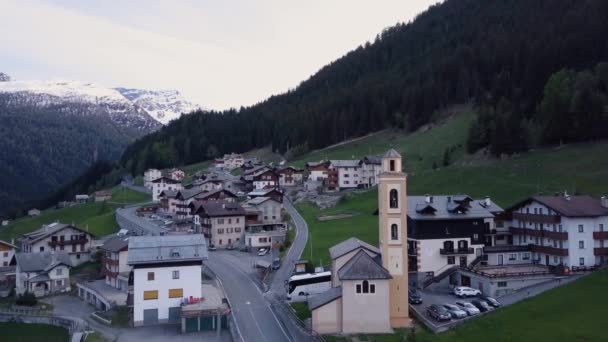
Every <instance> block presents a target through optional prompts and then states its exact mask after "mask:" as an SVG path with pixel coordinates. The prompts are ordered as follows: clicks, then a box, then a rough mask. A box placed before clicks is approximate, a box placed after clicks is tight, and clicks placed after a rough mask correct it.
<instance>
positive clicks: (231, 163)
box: [213, 153, 245, 170]
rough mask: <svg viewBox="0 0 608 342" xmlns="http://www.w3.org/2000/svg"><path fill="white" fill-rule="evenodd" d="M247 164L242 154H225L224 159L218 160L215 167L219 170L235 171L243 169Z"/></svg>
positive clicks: (215, 161) (214, 162) (214, 163)
mask: <svg viewBox="0 0 608 342" xmlns="http://www.w3.org/2000/svg"><path fill="white" fill-rule="evenodd" d="M244 163H245V158H244V157H243V155H242V154H237V153H231V154H224V156H223V157H222V158H216V159H215V160H214V161H213V165H214V166H215V167H216V168H218V169H227V170H233V169H236V168H239V167H241V166H242V165H243V164H244Z"/></svg>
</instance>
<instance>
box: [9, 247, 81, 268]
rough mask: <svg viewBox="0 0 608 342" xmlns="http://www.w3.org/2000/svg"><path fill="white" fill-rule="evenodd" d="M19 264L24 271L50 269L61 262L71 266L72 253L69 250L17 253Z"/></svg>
mask: <svg viewBox="0 0 608 342" xmlns="http://www.w3.org/2000/svg"><path fill="white" fill-rule="evenodd" d="M15 259H16V261H17V265H18V266H19V268H20V269H21V271H23V272H40V271H48V270H50V269H52V268H54V267H55V266H57V265H59V264H64V265H66V266H69V267H71V266H72V263H71V261H70V255H69V254H68V253H67V252H62V251H56V252H51V251H47V252H38V253H17V254H15Z"/></svg>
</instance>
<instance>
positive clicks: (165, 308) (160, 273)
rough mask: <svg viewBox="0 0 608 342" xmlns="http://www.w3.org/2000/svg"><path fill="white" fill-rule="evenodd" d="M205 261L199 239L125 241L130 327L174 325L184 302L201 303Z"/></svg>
mask: <svg viewBox="0 0 608 342" xmlns="http://www.w3.org/2000/svg"><path fill="white" fill-rule="evenodd" d="M206 259H207V245H206V243H205V239H204V238H203V236H202V235H198V234H197V235H179V236H136V237H131V238H130V239H129V258H128V264H129V265H130V266H132V267H133V324H134V325H135V326H136V327H137V326H143V325H155V324H159V323H177V322H179V321H181V318H182V310H181V308H182V304H183V303H184V300H185V299H189V298H194V299H199V300H200V299H202V298H201V297H202V290H201V288H202V284H201V272H202V266H203V260H206Z"/></svg>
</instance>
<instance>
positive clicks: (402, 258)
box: [308, 149, 411, 334]
mask: <svg viewBox="0 0 608 342" xmlns="http://www.w3.org/2000/svg"><path fill="white" fill-rule="evenodd" d="M406 186H407V183H406V176H405V173H403V171H402V163H401V155H400V154H399V153H398V152H397V151H395V150H394V149H391V150H389V151H388V152H386V153H385V154H384V156H383V157H382V171H381V173H380V175H379V185H378V208H379V210H378V217H379V222H378V234H379V246H378V247H375V246H372V245H370V244H368V243H365V242H363V241H361V240H358V239H356V238H350V239H348V240H346V241H343V242H341V243H339V244H337V245H335V246H333V247H331V248H330V249H329V253H330V256H331V268H332V284H331V285H332V287H331V289H329V290H328V291H326V292H324V293H322V294H319V295H317V296H314V297H311V298H309V300H308V307H309V308H310V310H311V312H312V328H313V330H315V331H316V332H318V333H320V334H336V333H345V334H351V333H390V332H392V331H393V329H394V328H404V327H409V326H410V325H411V321H410V318H409V311H408V308H409V307H408V264H407V262H408V259H407V258H408V254H407V194H406V190H407V188H406Z"/></svg>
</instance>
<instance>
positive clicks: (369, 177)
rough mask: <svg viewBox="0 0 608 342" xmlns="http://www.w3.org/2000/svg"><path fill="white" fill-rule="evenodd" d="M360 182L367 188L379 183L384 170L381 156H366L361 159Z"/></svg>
mask: <svg viewBox="0 0 608 342" xmlns="http://www.w3.org/2000/svg"><path fill="white" fill-rule="evenodd" d="M359 168H360V169H359V170H360V171H359V178H360V179H359V184H360V185H361V186H363V187H365V188H368V187H372V186H376V185H378V176H379V175H380V173H381V172H382V157H381V156H365V157H363V158H362V159H361V160H360V161H359Z"/></svg>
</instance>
